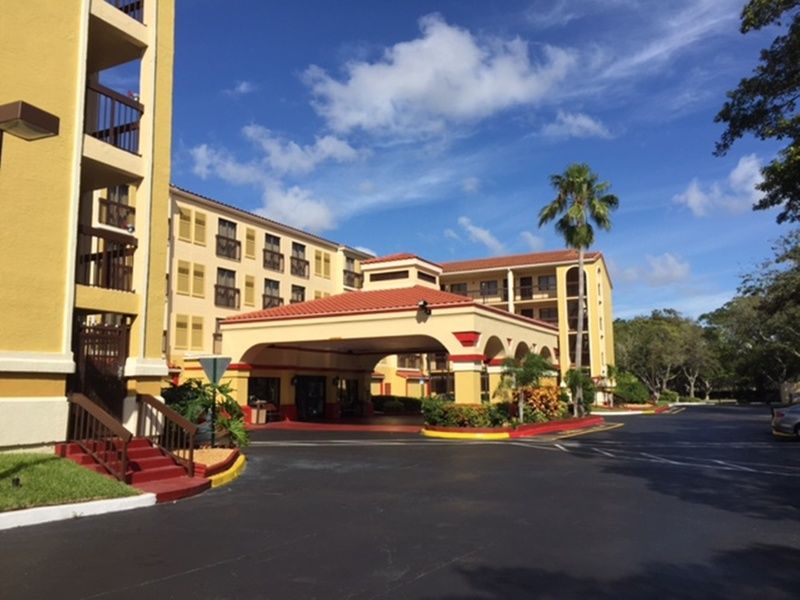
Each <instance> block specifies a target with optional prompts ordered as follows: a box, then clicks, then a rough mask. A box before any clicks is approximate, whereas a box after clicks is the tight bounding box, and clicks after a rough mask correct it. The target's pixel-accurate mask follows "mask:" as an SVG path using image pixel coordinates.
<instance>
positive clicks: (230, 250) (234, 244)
mask: <svg viewBox="0 0 800 600" xmlns="http://www.w3.org/2000/svg"><path fill="white" fill-rule="evenodd" d="M217 256H221V257H222V258H230V259H231V260H241V259H242V242H240V241H239V240H237V239H236V238H230V237H227V236H225V235H219V234H217Z"/></svg>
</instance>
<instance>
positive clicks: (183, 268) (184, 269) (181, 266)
mask: <svg viewBox="0 0 800 600" xmlns="http://www.w3.org/2000/svg"><path fill="white" fill-rule="evenodd" d="M190 270H191V265H190V263H188V262H187V261H185V260H179V261H178V282H177V285H178V289H177V292H178V293H179V294H186V295H188V294H189V272H190Z"/></svg>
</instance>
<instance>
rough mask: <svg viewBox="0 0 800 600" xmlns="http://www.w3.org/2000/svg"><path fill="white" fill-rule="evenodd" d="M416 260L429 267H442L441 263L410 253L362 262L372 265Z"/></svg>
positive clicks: (400, 253)
mask: <svg viewBox="0 0 800 600" xmlns="http://www.w3.org/2000/svg"><path fill="white" fill-rule="evenodd" d="M413 258H416V259H417V260H421V261H422V262H426V263H428V264H429V265H433V266H435V267H440V266H441V265H440V264H439V263H435V262H433V261H432V260H428V259H427V258H422V257H421V256H417V255H416V254H411V253H410V252H398V253H397V254H387V255H386V256H376V257H375V258H368V259H366V260H362V261H361V264H362V265H372V264H375V263H383V262H391V261H394V260H409V259H413Z"/></svg>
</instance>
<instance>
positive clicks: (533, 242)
mask: <svg viewBox="0 0 800 600" xmlns="http://www.w3.org/2000/svg"><path fill="white" fill-rule="evenodd" d="M519 237H521V238H522V241H523V242H525V244H526V245H527V246H528V248H530V249H531V251H533V252H536V251H537V250H541V249H542V248H544V239H543V238H541V237H539V236H538V235H533V234H532V233H531V232H530V231H523V232H522V233H520V234H519Z"/></svg>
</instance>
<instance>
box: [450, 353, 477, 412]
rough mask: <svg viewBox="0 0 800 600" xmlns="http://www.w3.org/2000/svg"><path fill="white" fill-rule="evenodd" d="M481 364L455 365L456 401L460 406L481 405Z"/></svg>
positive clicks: (464, 363)
mask: <svg viewBox="0 0 800 600" xmlns="http://www.w3.org/2000/svg"><path fill="white" fill-rule="evenodd" d="M482 372H483V363H481V362H456V363H453V378H454V380H455V401H456V403H458V404H480V403H481V373H482Z"/></svg>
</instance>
